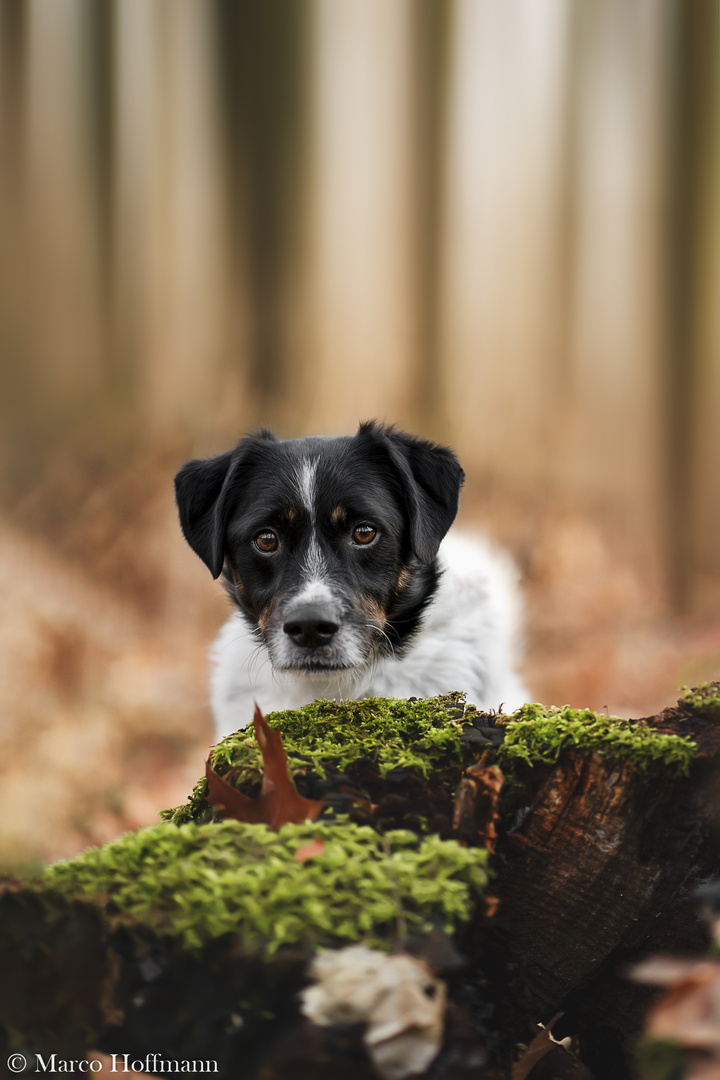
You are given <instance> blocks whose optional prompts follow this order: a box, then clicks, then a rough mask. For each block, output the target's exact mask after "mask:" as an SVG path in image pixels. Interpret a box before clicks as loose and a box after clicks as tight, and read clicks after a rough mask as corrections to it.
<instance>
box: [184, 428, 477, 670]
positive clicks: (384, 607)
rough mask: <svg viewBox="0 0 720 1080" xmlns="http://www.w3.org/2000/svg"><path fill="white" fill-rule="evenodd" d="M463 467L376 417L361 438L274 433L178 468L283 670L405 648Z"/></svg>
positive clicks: (193, 520)
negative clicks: (281, 437) (288, 437)
mask: <svg viewBox="0 0 720 1080" xmlns="http://www.w3.org/2000/svg"><path fill="white" fill-rule="evenodd" d="M462 481H463V471H462V469H461V468H460V465H459V463H458V461H457V459H456V458H455V456H454V454H453V453H452V452H451V451H450V450H447V449H445V448H444V447H440V446H435V445H433V444H432V443H429V442H426V441H424V440H421V439H415V438H412V437H411V436H409V435H405V434H402V433H401V432H398V431H395V430H393V429H392V428H387V427H383V426H382V425H380V424H377V423H366V424H362V425H361V426H360V429H359V430H358V433H357V434H356V435H354V436H343V437H339V438H324V437H313V438H307V439H291V440H287V441H280V440H278V439H276V438H275V436H274V435H272V433H271V432H269V431H260V432H258V433H256V434H254V435H249V436H248V437H247V438H245V439H243V440H242V441H241V442H240V443H238V445H237V446H236V447H235V449H234V450H230V451H229V452H228V453H226V454H221V455H220V456H219V457H216V458H211V459H210V460H207V461H189V462H188V463H187V464H186V465H184V466H183V468H182V469H181V470H180V472H179V473H178V474H177V476H176V478H175V491H176V495H177V503H178V508H179V511H180V522H181V525H182V529H183V533H184V534H185V538H186V539H187V541H188V543H189V544H190V546H191V548H192V549H193V550H194V551H195V552H196V553H197V554H198V555H199V556H200V558H201V559H202V560H203V562H204V563H205V564H206V565H207V566H208V567H209V569H210V571H211V572H212V575H213V577H218V576H219V575H220V573H221V571H223V570H224V579H225V585H226V587H227V589H228V592H229V593H230V595H231V597H232V599H233V600H234V602H235V603H236V604H237V606H238V607H239V608H240V610H241V611H242V612H243V614H244V615H245V616H246V618H247V619H248V620H249V621H250V623H251V625H252V626H253V627H254V628H257V631H258V633H259V635H260V637H261V639H262V641H263V642H264V643H265V645H267V647H268V650H269V652H270V657H271V660H272V663H273V666H274V667H275V668H277V669H281V670H296V671H305V672H311V671H313V672H317V671H330V670H343V669H353V668H360V667H364V666H366V665H367V664H369V663H370V662H372V660H373V658H374V657H376V656H377V655H379V654H382V653H383V652H393V651H397V650H398V649H401V648H402V646H403V644H404V643H405V642H406V641H407V640H408V639H409V638H410V636H411V635H412V633H413V632H414V631H415V629H416V628H417V627H418V625H419V621H420V617H421V614H422V611H423V608H424V607H425V605H426V604H427V602H428V600H429V599H430V597H431V595H432V592H433V590H434V588H435V585H436V583H437V575H438V571H437V567H436V561H435V557H436V555H437V551H438V547H439V545H440V541H441V540H442V538H443V536H444V535H445V533H446V532H447V530H448V529H449V528H450V525H451V524H452V522H453V520H454V518H455V514H456V513H457V505H458V496H459V493H460V486H461V484H462Z"/></svg>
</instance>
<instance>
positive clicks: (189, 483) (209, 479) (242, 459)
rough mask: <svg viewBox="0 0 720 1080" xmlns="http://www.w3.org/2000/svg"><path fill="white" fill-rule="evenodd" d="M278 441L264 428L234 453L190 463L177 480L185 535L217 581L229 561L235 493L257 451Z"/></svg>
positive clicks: (178, 475)
mask: <svg viewBox="0 0 720 1080" xmlns="http://www.w3.org/2000/svg"><path fill="white" fill-rule="evenodd" d="M266 442H276V439H275V436H274V435H273V433H272V431H269V430H268V429H267V428H261V429H260V430H259V431H256V432H255V434H254V435H247V436H246V437H245V438H244V439H241V441H240V442H239V443H238V444H237V446H236V447H235V449H234V450H228V451H227V453H226V454H220V456H219V457H214V458H207V459H206V460H205V461H188V462H187V464H186V465H183V467H182V469H181V470H180V472H179V473H178V474H177V476H176V477H175V498H176V500H177V505H178V510H179V512H180V525H181V527H182V531H183V535H184V537H185V539H186V540H187V542H188V544H189V545H190V547H191V548H192V549H193V551H194V552H195V554H196V555H199V556H200V558H201V559H202V561H203V562H204V563H205V565H206V566H207V567H208V569H209V570H210V573H211V574H212V576H213V577H214V578H217V577H219V576H220V573H221V571H222V568H223V562H224V561H225V529H226V526H227V522H228V514H229V513H230V511H231V508H232V500H231V499H230V498H229V495H230V494H231V492H232V491H233V490H234V489H235V488H236V486H237V483H236V482H237V481H239V475H238V474H239V473H240V470H241V469H242V468H243V467H244V466H245V465H246V464H248V462H249V459H250V458H251V457H252V452H253V448H255V449H257V448H258V447H259V446H261V445H262V444H263V443H266Z"/></svg>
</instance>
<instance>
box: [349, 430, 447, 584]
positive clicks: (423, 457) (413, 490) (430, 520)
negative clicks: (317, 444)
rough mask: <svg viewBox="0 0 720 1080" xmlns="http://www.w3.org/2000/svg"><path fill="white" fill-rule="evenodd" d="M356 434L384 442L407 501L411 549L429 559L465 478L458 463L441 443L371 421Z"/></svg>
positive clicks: (438, 544) (419, 557)
mask: <svg viewBox="0 0 720 1080" xmlns="http://www.w3.org/2000/svg"><path fill="white" fill-rule="evenodd" d="M358 435H360V436H361V437H369V438H370V439H372V440H379V441H381V442H382V443H383V444H384V446H385V448H386V450H387V453H388V455H389V457H390V461H391V463H392V464H393V466H394V467H395V469H396V470H397V471H398V473H399V474H400V480H401V484H402V489H403V493H404V495H405V498H406V500H407V507H408V515H409V520H410V542H411V544H412V549H413V552H414V553H415V555H416V556H417V557H418V559H420V561H421V562H424V563H429V562H432V560H433V559H434V558H435V556H436V555H437V552H438V548H439V547H440V541H441V540H442V538H443V537H444V536H445V533H446V532H447V531H448V529H449V528H450V526H451V525H452V523H453V521H454V520H455V516H456V514H457V510H458V500H459V498H460V488H461V487H462V483H463V480H464V479H465V473H464V472H463V470H462V467H461V465H460V462H459V461H458V459H457V458H456V457H455V455H454V454H453V452H452V450H449V449H448V448H447V447H445V446H437V445H436V444H435V443H431V442H428V441H426V440H425V439H417V438H414V437H413V436H412V435H405V434H404V433H403V432H401V431H395V430H394V429H393V428H386V427H383V426H382V425H380V424H377V423H375V422H370V423H367V424H361V425H360V430H359V431H358Z"/></svg>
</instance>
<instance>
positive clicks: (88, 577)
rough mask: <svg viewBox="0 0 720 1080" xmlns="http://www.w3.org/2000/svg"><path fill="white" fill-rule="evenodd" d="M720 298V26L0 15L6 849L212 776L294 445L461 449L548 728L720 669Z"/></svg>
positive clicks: (125, 7) (143, 9)
mask: <svg viewBox="0 0 720 1080" xmlns="http://www.w3.org/2000/svg"><path fill="white" fill-rule="evenodd" d="M719 299H720V15H719V10H718V4H717V3H716V2H715V0H392V2H388V0H263V2H262V3H257V2H253V0H0V355H1V356H2V368H1V372H0V385H1V388H2V389H1V392H0V398H1V402H0V409H1V413H0V457H1V462H2V469H1V473H0V597H1V599H0V639H1V641H0V646H1V647H0V857H2V858H4V859H5V860H6V861H7V860H12V859H20V858H29V857H48V856H58V855H62V854H69V853H71V852H74V851H76V850H78V849H79V848H82V847H84V846H86V845H87V844H88V843H91V842H99V841H102V840H105V839H107V838H109V837H111V836H113V835H115V834H117V833H118V832H120V831H123V830H125V829H127V828H132V827H135V826H137V825H140V824H145V823H149V822H152V821H153V820H154V819H155V814H156V812H157V810H158V809H160V808H161V807H163V806H167V805H173V804H176V803H178V802H180V801H182V800H183V799H184V797H185V795H186V793H187V791H188V790H189V788H190V786H191V785H192V783H193V782H194V780H195V779H196V778H197V776H199V775H200V773H201V771H202V767H203V761H204V756H205V752H206V749H207V745H208V743H209V742H210V740H211V737H212V728H211V724H210V719H209V713H208V709H207V704H206V679H207V669H206V647H207V644H208V642H209V641H210V640H211V638H212V636H213V634H214V632H215V629H216V628H217V627H218V626H219V624H220V622H221V621H222V619H223V618H224V616H225V614H226V610H227V609H226V604H225V601H224V599H223V597H222V595H221V592H220V590H219V588H218V587H217V585H215V584H214V583H213V582H212V581H211V579H210V577H209V575H208V573H207V571H206V569H205V568H204V567H203V566H202V564H201V563H200V561H199V560H198V559H197V558H195V556H194V555H193V554H192V553H191V551H190V550H189V548H187V547H186V546H185V544H184V542H183V540H182V538H181V536H180V531H179V528H178V526H177V523H176V515H175V510H174V506H173V501H172V476H173V474H174V472H175V471H176V469H177V468H178V467H179V465H180V464H181V463H182V462H183V461H184V460H186V459H187V458H188V457H190V456H202V455H209V454H212V453H215V452H218V451H221V450H224V449H226V448H227V447H228V446H229V445H231V444H232V443H233V442H234V441H235V440H236V439H237V438H238V437H239V435H240V434H242V433H243V432H244V431H247V430H251V429H253V428H254V427H256V426H257V425H259V424H266V425H271V426H273V427H274V428H275V429H276V430H277V431H278V433H280V434H283V435H286V436H295V435H302V434H307V433H311V432H325V433H343V432H351V431H353V430H354V429H355V426H356V425H357V422H358V420H361V419H366V418H369V417H381V418H384V419H386V420H389V421H395V422H398V423H399V424H400V425H402V426H404V427H406V428H407V429H409V430H412V431H416V432H420V433H423V434H425V435H427V436H430V437H433V438H437V439H440V440H443V441H446V442H448V443H450V444H451V445H452V446H453V447H454V448H455V449H456V450H457V452H458V454H459V455H460V458H461V460H462V461H463V463H464V465H465V466H466V469H467V473H468V481H467V485H466V490H465V496H464V503H463V509H462V516H461V520H462V522H463V523H464V524H465V525H466V526H473V527H474V526H478V527H481V528H483V529H485V530H486V531H487V532H488V533H489V534H490V535H491V536H492V537H494V538H495V539H496V540H497V541H498V542H499V543H502V544H504V545H506V546H507V547H508V548H509V549H510V551H511V552H512V553H513V555H514V557H515V559H516V561H517V563H518V566H519V568H520V571H521V574H522V577H523V581H524V589H525V598H526V608H527V633H526V641H527V660H526V667H525V670H526V675H527V680H528V683H529V686H530V688H531V692H532V695H533V697H534V698H536V699H541V700H543V701H545V702H547V703H555V704H563V703H565V702H570V703H571V704H574V705H590V706H593V707H595V708H598V709H605V708H607V709H609V710H610V711H615V712H619V713H621V714H623V715H632V716H641V715H646V714H648V713H650V712H652V711H654V710H656V709H657V708H660V707H662V706H664V705H666V704H670V703H671V702H672V700H673V698H674V695H675V691H676V689H677V687H678V686H679V685H681V684H682V683H685V682H697V681H698V680H700V679H704V678H711V677H720V498H718V494H719V492H718V487H719V484H720V423H719V422H718V418H719V417H720V304H719V303H718V300H719ZM249 719H250V718H249V717H248V720H249Z"/></svg>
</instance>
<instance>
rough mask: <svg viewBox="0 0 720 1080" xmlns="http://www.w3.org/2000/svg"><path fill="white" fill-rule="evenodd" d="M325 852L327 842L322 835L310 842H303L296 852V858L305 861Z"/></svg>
mask: <svg viewBox="0 0 720 1080" xmlns="http://www.w3.org/2000/svg"><path fill="white" fill-rule="evenodd" d="M324 853H325V844H324V842H323V840H322V838H321V837H318V838H317V840H311V841H310V843H309V844H303V846H302V847H299V848H298V849H297V851H296V852H295V858H296V859H297V861H298V862H301V863H304V862H307V861H308V859H314V858H315V856H316V855H323V854H324Z"/></svg>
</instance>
